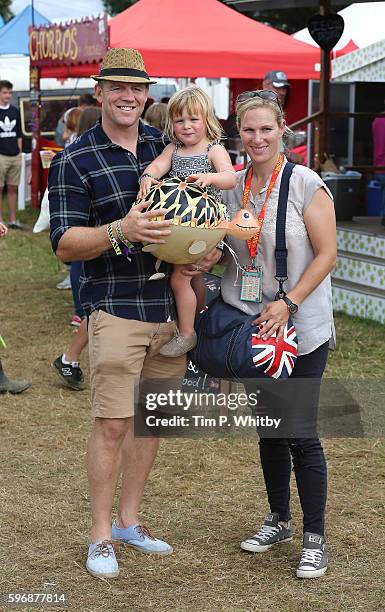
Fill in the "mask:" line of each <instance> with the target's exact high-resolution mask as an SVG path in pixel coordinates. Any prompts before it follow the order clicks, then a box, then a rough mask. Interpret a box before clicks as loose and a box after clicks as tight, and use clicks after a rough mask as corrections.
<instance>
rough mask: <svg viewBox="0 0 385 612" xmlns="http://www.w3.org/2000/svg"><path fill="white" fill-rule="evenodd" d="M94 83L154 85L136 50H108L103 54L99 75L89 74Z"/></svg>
mask: <svg viewBox="0 0 385 612" xmlns="http://www.w3.org/2000/svg"><path fill="white" fill-rule="evenodd" d="M91 78H92V79H95V81H120V82H123V83H147V84H148V85H150V84H151V83H156V81H152V80H151V79H150V77H149V76H148V74H147V72H146V68H145V65H144V61H143V57H142V55H141V54H140V53H139V51H137V50H136V49H110V50H109V51H107V53H106V54H105V56H104V58H103V61H102V64H101V66H100V73H99V74H91Z"/></svg>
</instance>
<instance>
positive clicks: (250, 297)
mask: <svg viewBox="0 0 385 612" xmlns="http://www.w3.org/2000/svg"><path fill="white" fill-rule="evenodd" d="M262 276H263V272H262V267H261V266H247V267H245V268H243V271H242V279H241V294H240V299H241V300H242V301H243V302H259V303H260V302H262Z"/></svg>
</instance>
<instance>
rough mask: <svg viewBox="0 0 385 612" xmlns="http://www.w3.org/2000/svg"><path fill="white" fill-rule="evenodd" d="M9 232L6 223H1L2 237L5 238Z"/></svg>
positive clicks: (0, 233) (0, 231) (0, 234)
mask: <svg viewBox="0 0 385 612" xmlns="http://www.w3.org/2000/svg"><path fill="white" fill-rule="evenodd" d="M7 232H8V228H7V226H6V225H5V224H4V223H1V221H0V236H5V234H7Z"/></svg>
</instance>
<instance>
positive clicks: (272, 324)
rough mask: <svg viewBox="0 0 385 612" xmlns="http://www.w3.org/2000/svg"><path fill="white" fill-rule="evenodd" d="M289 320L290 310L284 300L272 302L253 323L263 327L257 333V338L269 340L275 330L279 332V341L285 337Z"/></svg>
mask: <svg viewBox="0 0 385 612" xmlns="http://www.w3.org/2000/svg"><path fill="white" fill-rule="evenodd" d="M288 320H289V311H288V309H287V305H286V303H285V302H284V301H283V300H277V301H275V302H270V304H268V305H267V306H266V307H265V308H264V309H263V310H262V312H261V314H260V315H259V317H258V318H257V319H255V320H254V321H253V322H252V323H253V325H261V326H263V327H262V329H261V330H260V331H259V333H258V334H257V338H262V340H267V339H268V338H270V337H271V336H272V335H273V334H274V332H277V336H276V338H277V342H278V340H280V339H281V338H282V337H283V331H284V329H285V325H286V323H287V322H288Z"/></svg>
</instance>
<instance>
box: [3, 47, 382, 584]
mask: <svg viewBox="0 0 385 612" xmlns="http://www.w3.org/2000/svg"><path fill="white" fill-rule="evenodd" d="M93 78H94V79H95V81H96V85H95V96H94V97H93V96H89V95H88V94H87V96H88V97H85V98H83V99H81V100H80V103H79V106H78V107H76V108H70V109H68V110H67V111H66V112H65V113H64V114H63V116H62V117H61V118H60V120H59V123H58V126H57V130H56V138H57V142H58V143H62V146H63V150H62V151H61V152H60V153H59V154H57V155H56V156H55V157H54V158H53V160H52V162H51V167H50V172H49V185H48V197H49V206H50V238H51V243H52V248H53V251H54V252H55V253H56V256H57V257H58V258H59V259H60V260H61V261H62V262H64V263H65V264H67V265H68V266H70V272H69V276H70V279H69V282H67V284H66V286H70V287H71V289H72V292H73V303H74V315H73V317H72V323H73V324H76V326H77V327H78V331H77V333H76V334H75V335H74V338H73V340H72V342H71V343H70V345H69V346H68V347H65V349H64V350H63V352H62V353H61V354H60V355H59V356H58V357H57V358H56V359H55V360H54V362H53V366H54V368H55V371H56V372H57V373H58V374H59V376H60V378H61V380H62V381H64V382H65V383H66V384H67V385H68V386H69V387H70V388H72V389H75V390H82V389H84V377H83V373H82V370H81V368H80V355H81V353H82V351H83V349H84V348H85V346H86V345H87V343H89V355H90V372H91V380H90V386H91V404H92V416H93V426H92V431H91V433H90V437H89V441H88V447H87V475H88V483H89V491H90V502H91V530H90V542H89V548H88V553H87V559H86V568H87V570H88V571H89V573H90V574H91V575H93V576H95V577H98V578H114V577H116V576H118V574H119V566H118V561H117V558H116V555H115V551H114V545H113V542H120V543H122V544H126V545H128V546H131V547H133V548H135V549H136V550H138V551H140V552H144V553H153V554H161V555H162V554H163V555H166V554H171V553H172V552H173V548H172V546H171V545H170V544H169V543H167V542H165V541H164V540H162V539H160V538H158V537H156V536H155V535H153V534H152V532H150V531H149V529H148V528H146V527H144V526H143V525H142V524H141V522H140V518H139V510H140V504H141V501H142V497H143V493H144V488H145V485H146V481H147V478H148V475H149V473H150V471H151V468H152V465H153V462H154V460H155V457H156V454H157V450H158V446H159V439H158V438H156V437H152V436H147V437H135V431H134V415H135V409H136V397H137V394H136V390H137V387H138V385H139V388H140V383H141V380H147V379H157V380H158V379H161V380H162V379H164V380H169V379H174V380H178V381H179V380H181V379H182V378H183V375H184V373H185V369H186V353H187V352H188V351H189V350H190V349H191V348H193V347H194V346H195V343H196V340H197V339H196V333H195V330H194V318H195V314H196V310H197V303H198V302H199V301H200V297H199V296H200V293H201V290H202V273H204V272H208V271H210V270H211V268H212V266H213V265H214V264H216V263H218V262H221V263H222V264H223V265H224V267H225V272H224V275H223V278H222V281H221V295H222V299H223V301H224V302H225V304H228V305H230V306H232V307H234V308H235V309H237V310H238V311H241V312H244V313H246V314H248V315H255V313H256V312H260V314H259V315H258V316H257V317H256V319H255V321H254V323H255V325H259V326H261V328H260V331H259V332H258V337H262V338H263V339H265V340H267V339H269V338H272V337H273V336H274V337H275V338H277V339H280V338H282V336H283V334H284V331H285V326H286V325H287V323H288V321H289V317H291V319H292V321H293V322H294V324H295V328H296V333H297V336H298V358H297V361H296V363H295V365H294V367H293V371H292V375H291V376H292V378H293V379H301V380H306V381H308V382H309V383H310V392H309V393H308V394H307V395H306V397H301V398H300V397H297V396H294V395H293V397H290V398H286V399H285V400H281V401H282V406H281V408H282V410H283V411H285V410H286V411H288V410H290V409H291V406H293V405H294V404H295V403H297V402H302V403H303V405H304V410H305V414H307V413H309V414H310V413H312V414H313V413H316V412H317V408H318V401H319V392H320V382H321V378H322V375H323V372H324V369H325V366H326V363H327V358H328V351H329V349H330V348H334V346H335V331H334V324H333V310H332V298H331V281H330V272H331V270H332V268H333V267H334V265H335V262H336V255H337V252H336V222H335V214H334V206H333V199H332V195H331V193H330V191H329V189H328V188H327V186H326V185H325V183H324V182H323V181H322V179H321V178H320V177H319V175H318V174H316V173H315V172H313V171H312V170H310V169H309V168H307V167H305V166H303V165H300V164H297V165H294V167H293V168H292V169H291V172H292V173H291V176H290V180H289V187H288V193H287V213H286V226H285V227H286V230H285V231H286V235H285V240H286V249H287V276H286V277H285V278H284V279H280V280H281V282H280V284H279V287H277V275H276V229H277V216H278V213H277V211H278V206H279V200H280V197H281V196H280V193H281V191H280V188H281V180H282V176H283V174H284V172H285V168H286V167H287V164H288V159H287V156H286V155H285V148H284V139H285V135H286V134H287V133H288V128H287V126H286V122H285V115H284V107H285V103H286V102H287V97H288V95H289V91H290V86H289V82H288V79H287V76H286V74H285V73H284V72H282V71H270V72H269V73H268V74H266V76H265V79H264V81H263V87H262V89H260V90H254V91H247V92H243V93H241V94H240V95H239V96H238V98H237V103H236V109H235V112H234V115H233V116H232V117H230V118H229V121H228V123H227V125H226V126H225V129H227V133H228V134H229V135H235V134H237V137H239V138H240V139H241V143H242V146H243V148H244V150H245V152H246V153H247V156H248V159H249V163H248V165H247V167H246V168H245V169H243V170H241V171H239V172H235V171H234V168H233V166H232V163H231V160H230V157H229V154H228V152H227V151H226V149H225V147H224V146H223V145H222V144H221V137H222V126H221V125H220V124H219V122H218V120H217V118H216V117H215V113H214V109H213V105H212V102H211V100H210V98H209V96H208V95H207V94H206V93H205V92H204V91H202V90H201V89H200V88H199V87H196V86H190V87H187V88H185V89H182V90H181V91H179V92H177V93H176V94H174V95H173V96H172V98H171V99H170V100H169V101H167V103H166V102H160V103H153V104H151V105H148V91H149V85H150V84H151V83H153V82H154V81H153V80H152V79H151V78H150V77H149V76H148V74H147V71H146V68H145V65H144V62H143V58H142V56H141V54H140V53H139V52H138V51H136V50H133V49H111V50H110V51H108V52H107V53H106V55H105V57H104V60H103V62H102V64H101V67H100V72H99V74H96V75H94V76H93ZM2 84H3V82H0V102H1V103H2V105H3V106H4V105H5V106H6V102H7V99H6V97H1V96H2V95H3V94H2ZM3 88H4V87H3ZM8 89H9V87H8ZM3 106H0V112H2V111H3V110H4V109H3ZM6 110H8V111H9V108H7V109H6ZM0 118H1V115H0ZM0 121H3V122H5V121H6V119H5V118H4V117H3V118H2V119H0ZM12 121H15V124H14V125H15V126H17V118H15V119H12ZM0 125H1V122H0ZM15 133H16V138H18V132H17V127H15ZM0 144H1V141H0ZM15 151H16V149H15V150H13V153H12V154H10V153H9V152H8V154H9V156H11V157H17V156H18V153H17V152H16V153H15ZM0 158H1V155H0ZM1 163H2V162H1V159H0V166H1ZM11 166H12V165H11ZM11 166H10V167H11ZM4 172H5V171H4ZM13 173H14V169H12V167H11V170H10V172H9V174H6V173H5V174H4V175H3V176H4V177H5V178H4V183H5V181H6V180H8V182H7V184H8V189H9V186H11V187H12V182H13V181H14V178H13V177H14V174H13ZM167 175H170V176H177V177H179V178H182V179H183V180H184V181H185V182H187V183H188V182H190V183H192V184H194V185H197V186H199V187H201V188H203V189H206V190H207V191H208V192H209V193H210V194H211V195H212V196H213V197H215V198H216V199H217V200H219V201H221V202H222V203H223V204H224V205H225V207H226V210H227V214H228V215H229V216H230V217H233V216H234V215H236V214H237V213H238V212H239V211H240V210H242V209H245V210H248V211H250V212H251V213H253V215H254V216H255V217H256V218H257V219H258V223H259V225H258V228H257V230H256V235H255V237H254V238H255V240H253V241H251V242H250V243H249V242H247V243H246V242H245V241H241V240H239V239H237V238H231V237H227V238H226V245H227V246H226V247H225V248H224V245H223V244H222V243H220V244H218V245H217V246H216V247H215V248H214V249H213V250H212V251H211V252H210V253H208V254H206V255H205V257H203V258H202V259H201V260H200V261H198V262H196V263H194V264H185V265H175V266H171V265H170V264H162V274H160V275H159V277H158V278H157V279H156V280H154V279H153V272H154V257H153V255H152V254H151V253H149V252H145V251H143V250H142V245H143V243H151V244H154V245H156V244H163V243H164V241H165V239H166V237H167V236H169V235H170V226H171V223H172V222H171V221H170V220H166V219H165V215H166V213H167V210H166V209H165V208H164V209H158V210H156V211H151V210H147V205H146V203H145V202H144V201H143V200H142V198H144V197H145V196H146V195H147V194H148V192H149V190H150V189H151V187H152V186H153V185H156V184H158V183H159V181H160V180H161V179H162V178H163V177H164V176H167ZM380 178H381V177H380ZM11 200H12V189H11ZM9 211H10V215H13V212H12V211H13V205H12V201H11V204H10V205H9ZM0 212H1V209H0ZM6 232H7V227H6V225H4V224H3V223H1V222H0V236H5V234H6ZM229 252H231V253H232V254H233V256H229ZM240 269H241V270H242V271H243V272H242V274H243V273H244V272H248V273H250V272H255V271H256V270H258V272H259V279H260V280H259V282H260V283H261V286H260V295H261V297H260V298H252V299H249V301H247V300H246V301H245V299H244V298H243V297H242V294H241V292H240V288H239V283H238V282H237V281H238V276H239V270H240ZM282 283H284V285H283V284H282ZM283 286H284V288H285V289H284V290H283ZM277 289H278V290H277ZM29 385H30V383H28V382H26V381H10V380H9V379H8V378H7V377H6V375H5V374H4V372H3V369H2V365H1V362H0V391H11V392H15V393H18V392H21V391H23V390H25V389H26V388H28V386H29ZM252 388H253V384H252V382H250V383H249V384H248V385H246V389H247V391H250V389H252ZM308 388H309V387H308ZM263 399H264V401H265V404H266V406H267V408H269V407H271V408H273V406H272V403H274V404H276V402H277V400H276V398H274V400H272V397H271V396H269V394H265V395H264V398H263ZM276 408H277V406H276V405H274V409H276ZM258 434H259V449H260V460H261V466H262V471H263V477H264V481H265V487H266V494H267V501H268V505H269V511H268V513H267V514H266V516H265V519H264V522H263V524H262V525H261V527H260V528H259V529H257V530H256V532H255V533H254V534H253V535H252V536H250V537H247V538H246V539H244V540H243V541H242V542H241V544H240V546H241V549H242V550H245V551H248V552H251V553H264V552H265V551H267V550H269V549H270V548H271V547H273V546H275V545H276V544H280V543H284V542H289V541H291V540H292V536H293V530H292V525H291V518H292V516H291V510H290V477H291V470H292V466H293V468H294V472H295V477H296V483H297V488H298V494H299V498H300V502H301V508H302V513H303V547H302V552H301V555H300V558H299V564H298V567H297V571H296V575H297V576H298V577H300V578H317V577H320V576H323V575H324V574H325V572H326V570H327V567H328V554H327V550H326V539H325V507H326V499H327V467H326V461H325V456H324V452H323V449H322V444H321V442H320V440H319V438H318V437H317V435H316V434H313V435H312V436H309V437H296V436H293V437H288V436H286V435H285V434H282V435H281V436H280V437H277V436H275V437H271V436H269V435H268V434H267V433H266V432H264V431H263V430H262V429H261V428H259V429H258ZM120 474H121V489H120V496H119V502H118V507H117V514H116V518H115V520H113V521H112V509H113V503H114V497H115V493H116V484H117V479H118V477H119V475H120Z"/></svg>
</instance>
